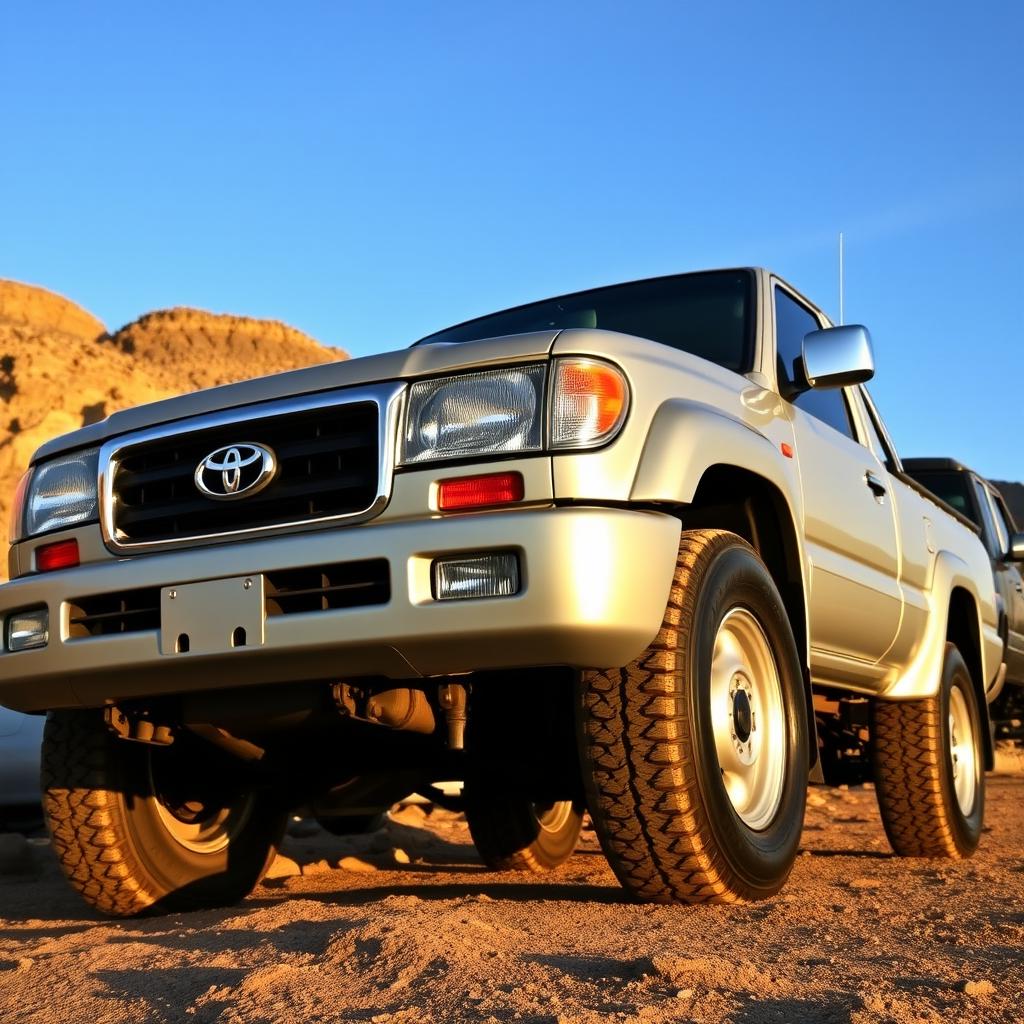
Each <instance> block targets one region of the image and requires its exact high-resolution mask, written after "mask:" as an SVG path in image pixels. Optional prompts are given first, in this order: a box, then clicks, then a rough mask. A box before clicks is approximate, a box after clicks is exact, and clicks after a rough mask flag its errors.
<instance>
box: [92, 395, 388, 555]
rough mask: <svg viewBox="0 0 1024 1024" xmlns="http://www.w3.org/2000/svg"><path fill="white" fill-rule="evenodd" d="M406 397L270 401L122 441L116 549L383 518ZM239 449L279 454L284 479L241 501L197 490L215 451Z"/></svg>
mask: <svg viewBox="0 0 1024 1024" xmlns="http://www.w3.org/2000/svg"><path fill="white" fill-rule="evenodd" d="M397 394H398V392H397V389H396V388H395V387H392V388H390V389H389V390H388V392H387V393H384V394H379V393H367V392H360V393H359V394H358V395H352V396H351V397H350V398H349V399H348V400H343V399H342V398H341V397H339V396H338V395H334V396H333V399H332V397H330V396H326V397H325V396H313V397H311V398H308V399H305V400H303V399H294V400H288V401H285V402H278V403H267V404H265V405H263V406H254V407H250V408H249V409H248V410H237V411H236V410H232V411H230V412H226V413H218V414H214V415H212V416H209V417H204V418H202V419H197V420H194V421H185V422H184V423H183V424H181V425H179V426H177V427H175V426H174V425H172V426H170V427H167V428H156V429H154V430H151V431H146V432H144V433H142V434H138V435H135V436H134V437H129V438H126V439H124V440H122V441H120V442H118V443H116V444H115V445H113V449H112V450H111V451H110V452H109V453H107V452H105V455H106V456H107V458H106V459H105V460H102V461H101V464H104V462H106V464H108V466H109V468H108V470H107V477H108V482H107V484H106V486H105V488H104V504H105V506H106V507H105V510H104V525H105V527H106V530H107V533H108V542H109V543H110V544H111V546H112V547H119V548H132V547H150V546H157V545H159V546H167V545H173V544H176V543H188V542H190V541H195V540H203V539H209V538H217V537H222V536H230V535H235V534H239V533H249V532H263V531H268V530H275V529H277V530H280V529H282V528H288V527H300V526H303V525H305V524H308V523H316V522H319V521H323V520H335V519H343V518H349V517H355V516H362V517H368V516H369V515H371V514H375V513H376V512H378V511H379V510H380V508H382V507H383V504H384V502H385V501H386V494H387V490H388V489H389V486H390V473H391V463H392V459H391V452H390V444H389V437H390V434H391V433H392V432H393V426H394V424H393V422H392V420H393V415H394V414H393V407H395V406H396V405H397V403H396V402H395V401H394V399H396V398H397ZM235 444H258V445H263V446H264V447H266V448H269V449H271V451H272V452H273V453H274V456H275V458H276V462H277V467H278V468H277V472H276V475H275V476H274V478H273V480H272V481H271V482H270V483H269V484H268V485H266V486H265V487H263V489H261V490H258V491H254V492H253V493H252V494H246V495H240V496H239V497H238V498H236V499H234V500H230V501H225V500H215V499H213V498H211V497H207V496H206V495H204V494H203V493H201V492H200V491H199V490H198V488H197V487H196V482H195V473H196V468H197V467H198V465H199V463H200V462H201V461H202V460H203V459H204V458H205V457H206V456H208V455H209V454H210V453H211V452H214V451H216V450H217V449H218V448H221V447H222V446H229V445H235ZM107 447H111V445H108V446H107Z"/></svg>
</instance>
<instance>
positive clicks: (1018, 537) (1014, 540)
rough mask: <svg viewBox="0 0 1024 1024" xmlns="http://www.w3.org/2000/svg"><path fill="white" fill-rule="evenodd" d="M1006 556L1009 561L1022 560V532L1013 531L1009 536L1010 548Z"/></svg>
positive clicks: (1023, 540) (1023, 543) (1023, 560)
mask: <svg viewBox="0 0 1024 1024" xmlns="http://www.w3.org/2000/svg"><path fill="white" fill-rule="evenodd" d="M1007 557H1008V558H1009V560H1010V561H1011V562H1024V533H1015V534H1014V535H1013V536H1012V537H1011V538H1010V550H1009V553H1008V555H1007Z"/></svg>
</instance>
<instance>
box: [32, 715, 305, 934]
mask: <svg viewBox="0 0 1024 1024" xmlns="http://www.w3.org/2000/svg"><path fill="white" fill-rule="evenodd" d="M42 782H43V791H44V800H43V809H44V813H45V816H46V820H47V824H48V826H49V829H50V835H51V837H52V840H53V849H54V852H55V853H56V855H57V858H58V860H59V861H60V865H61V867H62V868H63V870H64V873H65V875H67V878H68V881H70V883H71V885H72V886H73V887H74V888H75V889H77V890H78V892H79V893H80V894H81V896H82V897H83V899H85V901H86V902H87V903H89V904H91V905H92V906H93V907H95V908H96V909H97V910H100V911H102V912H103V913H105V914H112V915H115V916H118V917H128V916H132V915H135V914H140V913H143V912H145V911H153V910H156V911H178V910H194V909H200V908H204V907H212V906H222V905H225V904H229V903H235V902H237V901H238V900H241V899H243V898H244V897H245V896H247V895H248V894H249V892H250V891H251V890H252V889H253V887H254V886H255V885H256V883H257V882H258V881H259V880H260V878H261V877H262V876H263V873H264V871H265V870H266V868H267V866H268V865H269V863H270V860H271V858H272V857H273V856H274V854H275V852H276V849H277V845H278V843H279V842H280V839H281V836H282V834H283V832H284V826H285V822H286V820H287V811H286V809H285V808H284V807H283V806H282V804H281V803H280V802H279V801H277V800H275V799H273V798H272V797H270V796H267V795H264V794H262V793H258V792H256V791H255V790H253V789H252V788H251V787H250V786H248V785H246V783H245V781H244V780H243V779H242V778H241V777H240V775H239V773H238V764H237V762H235V761H234V760H233V759H232V758H231V757H230V755H228V754H226V753H224V752H223V751H221V750H219V749H217V748H216V747H213V746H211V745H209V744H208V743H206V742H205V741H204V740H201V739H199V738H198V737H195V736H193V735H191V734H189V733H182V734H181V735H180V736H179V737H177V738H176V739H175V741H174V743H172V744H171V745H169V746H167V747H154V746H148V745H144V744H140V743H132V742H129V741H126V740H122V739H119V738H117V737H116V736H114V735H113V734H112V733H111V732H110V730H109V729H108V728H107V726H106V723H105V722H104V721H103V717H102V714H101V713H100V712H98V711H93V710H86V711H58V712H53V713H52V714H51V715H50V716H49V718H48V719H47V722H46V730H45V732H44V734H43V749H42Z"/></svg>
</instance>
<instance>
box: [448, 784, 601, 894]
mask: <svg viewBox="0 0 1024 1024" xmlns="http://www.w3.org/2000/svg"><path fill="white" fill-rule="evenodd" d="M552 812H553V813H551V814H550V815H549V816H548V818H549V822H550V823H549V825H548V826H547V827H545V824H544V822H543V820H542V817H541V812H540V811H539V809H538V807H537V806H536V805H535V804H533V803H532V802H531V801H530V800H528V799H527V798H526V797H524V796H521V795H518V794H513V793H509V794H501V793H495V792H493V791H492V792H490V793H488V792H486V791H485V792H483V793H481V794H479V795H475V794H473V793H472V792H471V791H467V794H466V822H467V824H468V825H469V831H470V834H471V835H472V837H473V842H474V843H475V844H476V848H477V852H478V853H479V854H480V858H481V859H482V860H483V862H484V863H485V864H486V865H487V866H488V867H489V868H490V869H491V870H492V871H532V872H535V873H538V874H539V873H541V872H544V871H552V870H554V869H555V868H557V867H560V866H561V865H562V864H564V863H565V862H566V861H567V860H568V859H569V858H570V857H571V856H572V855H573V852H574V851H575V849H576V844H577V843H578V842H579V838H580V830H581V829H582V827H583V807H582V806H581V805H580V804H578V803H575V802H573V801H571V800H562V801H559V802H558V803H557V804H553V805H552Z"/></svg>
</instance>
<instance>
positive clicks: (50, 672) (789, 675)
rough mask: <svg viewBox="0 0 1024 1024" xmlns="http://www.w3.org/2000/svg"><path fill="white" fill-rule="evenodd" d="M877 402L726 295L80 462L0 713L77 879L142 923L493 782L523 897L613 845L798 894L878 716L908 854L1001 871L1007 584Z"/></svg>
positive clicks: (270, 390) (657, 877)
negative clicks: (851, 721)
mask: <svg viewBox="0 0 1024 1024" xmlns="http://www.w3.org/2000/svg"><path fill="white" fill-rule="evenodd" d="M873 372H874V365H873V355H872V350H871V342H870V337H869V335H868V332H867V330H866V329H865V328H863V327H859V326H839V327H836V326H832V325H831V324H830V322H829V320H828V318H827V317H826V316H825V314H824V313H823V312H822V311H821V310H820V309H818V308H816V307H815V306H814V305H813V304H812V303H811V302H809V301H808V300H807V299H805V298H804V297H803V296H802V295H800V294H799V293H798V292H797V291H796V290H795V289H793V288H792V287H790V286H789V285H788V284H787V283H786V282H785V281H783V280H782V279H780V278H779V277H777V276H775V275H773V274H771V273H769V272H768V271H765V270H760V269H738V270H722V271H710V272H702V273H693V274H683V275H676V276H669V277H662V278H655V279H650V280H644V281H638V282H634V283H629V284H621V285H616V286H612V287H608V288H598V289H593V290H589V291H584V292H578V293H575V294H571V295H566V296H562V297H560V298H556V299H551V300H548V301H543V302H537V303H532V304H530V305H525V306H521V307H518V308H515V309H511V310H508V311H505V312H500V313H496V314H494V315H491V316H485V317H481V318H479V319H476V320H472V321H470V322H468V323H463V324H461V325H458V326H455V327H452V328H450V329H448V330H443V331H440V332H438V333H436V334H433V335H431V336H429V337H427V338H424V339H422V340H421V341H419V342H417V343H416V344H415V345H413V346H412V347H411V348H410V349H407V350H404V351H400V352H393V353H389V354H383V355H378V356H371V357H368V358H363V359H356V360H352V361H349V362H344V363H338V364H330V365H326V366H316V367H311V368H309V369H304V370H297V371H292V372H289V373H284V374H278V375H274V376H270V377H264V378H261V379H256V380H250V381H247V382H243V383H239V384H233V385H229V386H225V387H219V388H215V389H211V390H206V391H200V392H197V393H195V394H191V395H187V396H184V397H181V398H175V399H171V400H167V401H162V402H158V403H155V404H152V405H148V406H143V407H140V408H135V409H130V410H126V411H123V412H119V413H116V414H114V415H112V416H110V417H109V418H108V419H106V420H104V421H102V422H99V423H94V424H91V425H89V426H86V427H84V428H83V429H81V430H78V431H76V432H74V433H72V434H69V435H67V436H64V437H61V438H58V439H56V440H54V441H51V442H49V443H47V444H45V445H44V446H43V447H42V448H41V449H40V450H39V451H38V452H37V453H36V454H35V456H34V457H33V460H32V465H31V467H30V470H29V472H28V474H27V476H26V478H25V480H24V481H23V483H22V485H21V486H20V487H19V490H18V496H17V500H16V509H15V517H14V518H15V522H14V529H13V544H12V547H11V551H10V576H11V580H10V582H9V583H7V584H6V585H4V586H2V587H0V615H2V618H3V623H4V640H5V642H4V651H3V653H0V700H2V702H3V703H5V704H7V705H8V706H10V707H12V708H15V709H18V710H22V711H29V712H40V711H47V712H48V717H47V723H46V730H45V738H44V742H43V752H42V759H43V785H44V790H45V813H46V816H47V819H48V822H49V827H50V831H51V834H52V837H53V848H54V850H55V851H56V853H57V856H58V857H59V859H60V862H61V864H62V865H63V868H64V871H65V872H66V874H67V877H68V878H69V880H70V881H71V884H72V885H73V886H74V887H75V888H76V889H77V890H78V892H79V893H80V894H81V895H82V896H83V897H84V898H85V899H86V900H87V901H88V902H89V903H90V904H92V905H93V906H94V907H96V908H98V909H99V910H101V911H105V912H107V913H110V914H115V915H131V914H137V913H141V912H145V911H161V910H165V911H166V910H179V909H182V908H189V907H203V906H211V905H218V904H224V903H227V902H231V901H235V900H238V899H241V898H243V897H244V896H245V895H246V894H247V893H248V892H249V891H250V890H251V889H252V887H253V886H254V885H255V884H256V882H257V881H258V880H259V878H260V877H261V874H262V872H263V871H264V869H265V867H266V865H267V863H268V861H269V858H271V857H272V856H273V854H274V851H275V848H276V845H277V843H278V841H279V839H280V837H281V834H282V830H283V827H284V823H285V821H286V817H287V814H288V813H289V811H290V809H294V808H296V807H304V808H308V809H310V810H311V811H312V812H313V813H315V814H317V815H318V816H319V817H320V818H321V819H322V820H324V821H326V822H332V823H333V824H334V825H335V826H336V829H337V830H343V829H344V828H345V827H346V825H351V827H358V825H360V824H363V823H365V822H367V821H369V820H373V816H374V815H376V814H378V813H379V812H380V811H381V810H382V809H384V808H387V807H388V806H390V804H391V803H392V802H393V801H395V800H396V799H399V798H401V797H402V796H404V795H407V794H408V793H410V792H419V793H421V794H426V795H436V796H438V799H442V796H441V793H442V791H441V790H440V789H439V788H438V786H439V784H441V783H444V782H447V783H450V782H451V781H452V780H459V781H461V782H462V783H463V787H462V796H461V800H462V805H463V806H464V807H465V811H466V816H467V820H468V823H469V827H470V831H471V833H472V836H473V839H474V841H475V843H476V845H477V847H478V849H479V851H480V854H481V856H482V857H483V859H484V861H485V862H486V863H487V864H488V865H490V866H491V867H493V868H496V869H517V870H535V871H540V870H544V869H548V868H553V867H556V866H557V865H559V864H561V863H562V862H563V861H565V859H566V858H567V857H568V856H569V855H570V854H571V853H572V850H573V848H574V846H575V844H576V841H577V838H578V835H579V831H580V827H581V821H582V816H583V813H584V810H589V813H590V815H591V817H592V819H593V822H594V826H595V828H596V830H597V833H598V836H599V838H600V841H601V844H602V847H603V850H604V852H605V854H606V856H607V857H608V860H609V862H610V863H611V866H612V868H613V869H614V871H615V873H616V875H617V877H618V878H619V880H620V881H621V883H622V884H623V886H624V887H625V888H626V889H627V890H628V892H629V893H630V894H631V895H632V896H633V897H634V898H637V899H641V900H647V901H659V902H665V903H673V902H678V903H699V902H707V901H710V902H735V901H747V900H755V899H760V898H764V897H768V896H771V895H772V894H774V893H776V892H778V891H779V889H780V888H781V887H782V885H783V884H784V882H785V880H786V878H787V876H788V874H789V872H790V869H791V867H792V864H793V861H794V858H795V856H796V854H797V850H798V845H799V841H800V834H801V828H802V823H803V817H804V809H805V803H806V794H807V785H808V780H809V779H813V778H815V777H820V761H821V757H822V755H823V754H824V753H825V752H826V751H825V750H824V749H820V748H823V747H824V746H825V745H826V744H827V743H828V742H831V740H830V737H831V736H832V733H831V732H829V731H827V730H822V731H821V734H820V735H819V730H818V728H817V725H816V723H817V722H818V721H822V720H823V715H824V714H826V713H830V712H829V710H828V709H831V711H833V712H835V713H836V714H841V712H842V709H843V707H844V706H845V704H846V703H850V702H853V703H856V704H858V705H859V706H862V707H863V706H866V707H867V709H868V713H869V720H870V721H869V728H870V737H871V740H870V751H871V757H872V764H873V772H874V777H875V781H876V787H877V792H878V799H879V805H880V809H881V814H882V819H883V821H884V824H885V827H886V830H887V833H888V836H889V839H890V841H891V843H892V846H893V848H894V850H895V851H896V852H897V853H898V854H903V855H908V856H934V857H966V856H969V855H970V854H971V853H972V852H973V850H974V849H975V847H976V846H977V843H978V840H979V838H980V835H981V831H982V819H983V810H984V768H985V767H986V765H988V764H990V763H991V758H992V749H991V736H990V731H989V723H988V712H987V702H988V698H989V696H990V695H991V693H992V692H993V689H994V688H995V687H996V685H997V684H998V681H999V678H1000V673H1001V668H1002V651H1003V643H1002V638H1001V637H1000V635H999V621H998V616H997V610H996V600H995V594H994V587H993V580H992V572H991V566H990V563H989V558H988V553H987V552H986V551H985V549H984V547H983V546H982V543H981V541H980V540H979V538H978V535H977V532H976V529H975V528H974V526H973V524H971V523H970V522H969V521H968V520H966V519H964V518H963V517H961V516H959V515H957V514H956V513H954V512H953V511H952V510H949V509H947V508H944V507H942V506H941V505H940V504H939V503H938V502H936V501H935V500H934V499H933V498H931V497H930V496H929V494H928V492H926V491H924V490H923V489H922V488H921V487H920V486H919V485H918V484H916V483H915V481H913V480H912V479H911V478H910V477H908V476H907V475H906V474H905V473H904V471H903V469H902V467H901V465H900V461H899V458H898V456H897V455H896V452H895V450H894V449H893V446H892V443H891V441H890V439H889V437H888V435H887V433H886V430H885V427H884V426H883V424H882V421H881V419H880V418H879V415H878V412H877V410H876V409H875V406H874V404H873V402H872V400H871V398H870V396H869V395H868V393H867V391H866V390H865V388H864V382H865V381H867V380H868V379H869V378H870V377H871V376H872V374H873ZM823 708H824V709H825V711H823V710H822V709H823ZM837 709H838V710H837ZM447 791H450V786H449V787H448V790H447Z"/></svg>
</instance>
